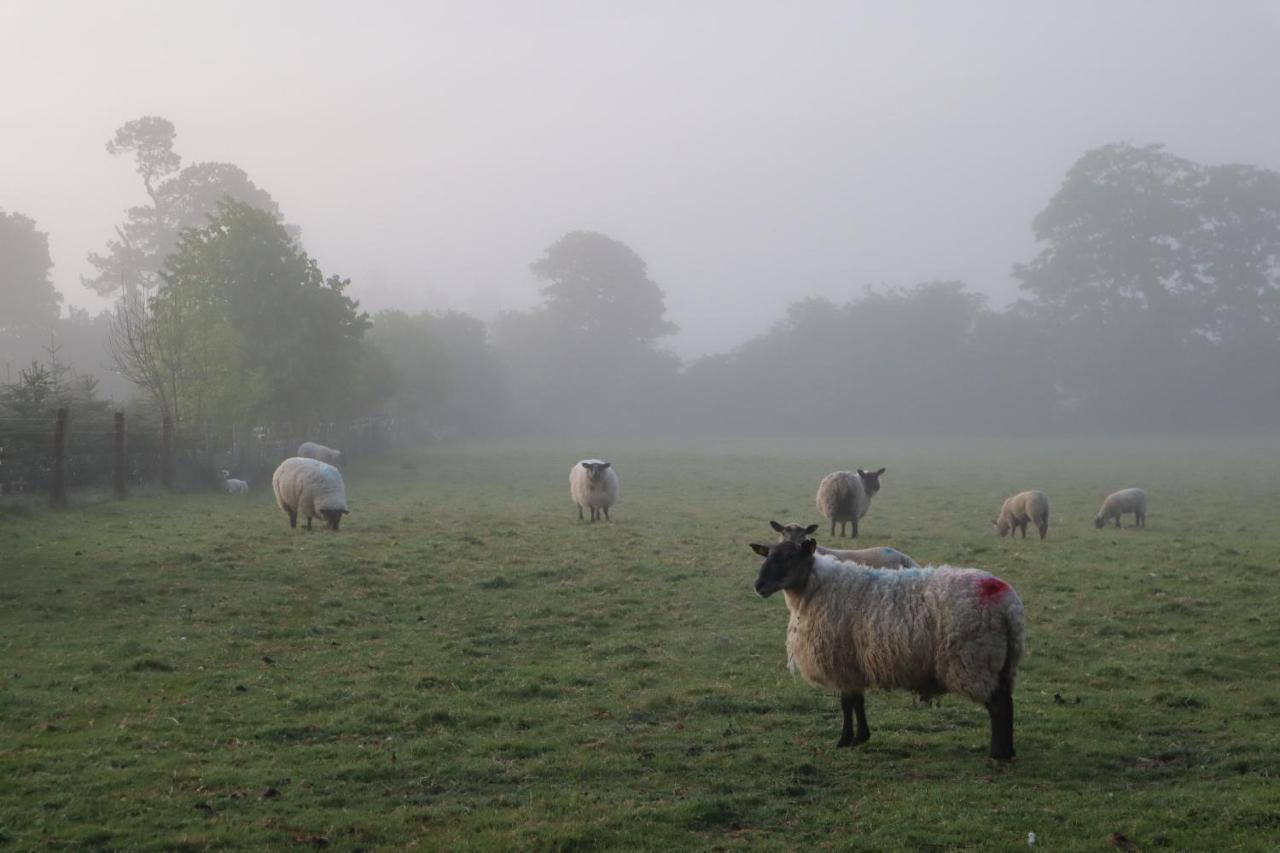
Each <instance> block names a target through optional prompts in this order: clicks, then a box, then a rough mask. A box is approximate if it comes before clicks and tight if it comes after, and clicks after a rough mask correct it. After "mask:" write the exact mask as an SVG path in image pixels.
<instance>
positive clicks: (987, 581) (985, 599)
mask: <svg viewBox="0 0 1280 853" xmlns="http://www.w3.org/2000/svg"><path fill="white" fill-rule="evenodd" d="M1008 588H1009V585H1008V584H1007V583H1005V582H1004V581H1002V580H1000V578H993V577H985V578H983V579H982V580H980V581H978V598H979V599H980V600H981V601H982V603H983V604H991V603H992V602H994V601H996V600H997V599H998V598H1000V596H1002V595H1004V593H1005V590H1007V589H1008Z"/></svg>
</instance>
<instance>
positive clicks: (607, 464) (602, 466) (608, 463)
mask: <svg viewBox="0 0 1280 853" xmlns="http://www.w3.org/2000/svg"><path fill="white" fill-rule="evenodd" d="M612 464H613V463H612V462H601V463H600V470H601V471H603V470H604V469H605V468H608V467H609V466H610V465H612Z"/></svg>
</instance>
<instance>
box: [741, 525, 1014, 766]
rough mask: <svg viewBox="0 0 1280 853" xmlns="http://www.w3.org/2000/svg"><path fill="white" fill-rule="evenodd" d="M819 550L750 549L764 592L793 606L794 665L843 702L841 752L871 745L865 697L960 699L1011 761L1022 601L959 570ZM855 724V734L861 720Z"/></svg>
mask: <svg viewBox="0 0 1280 853" xmlns="http://www.w3.org/2000/svg"><path fill="white" fill-rule="evenodd" d="M817 544H818V543H817V542H815V541H814V540H812V539H806V540H805V541H804V542H803V543H800V544H797V543H795V542H779V543H777V544H775V545H759V544H752V545H751V549H752V550H753V551H755V552H756V553H757V554H759V555H760V556H761V557H764V562H763V563H762V564H761V566H760V571H759V573H758V574H757V576H756V583H755V590H756V593H757V594H759V595H760V596H761V597H763V598H768V597H769V596H770V595H773V594H774V593H775V592H778V591H779V590H781V591H782V593H783V596H784V597H785V599H786V602H787V610H788V611H789V612H790V620H789V623H788V625H787V662H788V664H789V666H790V667H791V669H792V671H796V672H799V673H800V675H801V676H803V677H804V679H805V680H806V681H808V682H809V683H810V684H813V685H815V686H818V687H825V688H828V689H831V690H835V691H837V692H839V694H840V709H841V712H842V714H843V727H842V729H841V733H840V740H839V742H838V743H837V744H836V745H837V746H840V747H845V746H852V745H854V744H860V743H865V742H866V741H867V740H868V739H869V738H870V737H871V729H870V727H869V726H868V725H867V716H866V708H865V701H864V697H863V693H864V691H865V690H866V689H867V688H868V687H881V688H898V689H905V690H912V691H915V692H916V693H918V694H919V695H921V696H922V697H930V696H936V695H940V694H943V693H959V694H960V695H962V696H967V697H969V698H970V699H972V700H973V701H975V702H977V703H979V704H981V705H984V706H985V707H986V709H987V713H988V715H989V716H990V720H991V750H990V754H991V757H992V758H995V759H1000V760H1008V759H1010V758H1013V756H1014V754H1015V751H1014V747H1013V686H1014V679H1015V676H1016V675H1017V670H1018V663H1019V661H1021V660H1022V658H1023V656H1024V655H1025V654H1026V647H1027V646H1026V627H1025V619H1024V615H1023V608H1022V600H1021V599H1020V598H1019V597H1018V594H1017V593H1016V592H1015V591H1014V589H1013V587H1011V586H1010V585H1009V584H1007V583H1005V582H1004V581H1002V580H1000V579H999V578H997V577H994V576H993V575H990V574H988V573H987V572H983V571H979V570H977V569H962V568H955V567H952V566H940V567H937V568H933V567H929V568H923V569H902V570H899V571H882V570H879V569H868V568H864V567H862V566H858V565H855V564H851V563H842V562H840V561H839V560H836V559H835V558H834V557H831V556H828V555H821V554H817V553H816V550H817ZM855 716H856V718H857V725H856V728H855V725H854V718H855Z"/></svg>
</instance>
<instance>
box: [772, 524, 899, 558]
mask: <svg viewBox="0 0 1280 853" xmlns="http://www.w3.org/2000/svg"><path fill="white" fill-rule="evenodd" d="M769 526H770V527H772V528H773V529H774V530H775V531H777V533H778V541H779V542H795V543H796V544H797V545H798V544H800V543H802V542H804V540H805V539H806V538H807V537H809V536H812V535H813V534H814V532H815V531H816V530H817V529H818V525H816V524H810V525H809V526H808V527H805V526H803V525H800V524H794V523H792V524H779V523H778V522H776V521H770V522H769ZM818 553H819V554H826V555H827V556H830V557H835V558H836V559H837V560H840V561H841V562H845V563H857V564H859V565H862V566H869V567H871V568H873V569H918V568H920V564H919V563H917V562H916V561H915V560H913V559H911V557H910V556H908V555H907V554H904V553H903V552H901V551H899V550H898V549H897V548H890V547H888V546H887V545H885V546H882V547H879V548H838V549H837V548H824V547H822V546H821V545H819V546H818Z"/></svg>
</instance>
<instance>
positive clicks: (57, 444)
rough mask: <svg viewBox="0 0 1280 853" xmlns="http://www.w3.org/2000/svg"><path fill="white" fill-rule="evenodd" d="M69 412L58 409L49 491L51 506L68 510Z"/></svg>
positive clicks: (54, 429)
mask: <svg viewBox="0 0 1280 853" xmlns="http://www.w3.org/2000/svg"><path fill="white" fill-rule="evenodd" d="M66 452H67V410H66V409H65V408H62V409H58V419H57V420H56V421H55V422H54V426H53V488H52V489H50V491H49V505H50V506H51V507H53V508H54V509H66V508H67V483H66V479H65V478H66Z"/></svg>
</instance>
